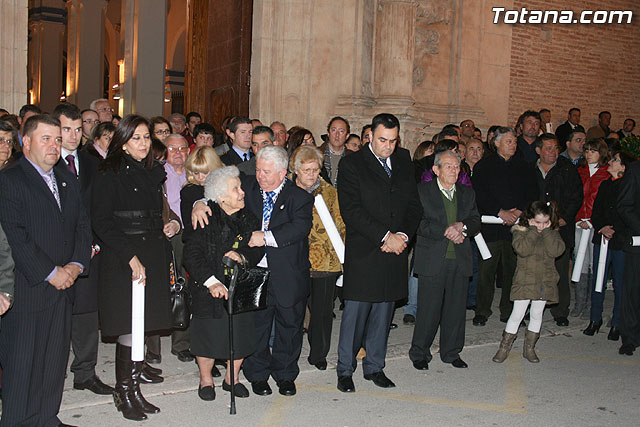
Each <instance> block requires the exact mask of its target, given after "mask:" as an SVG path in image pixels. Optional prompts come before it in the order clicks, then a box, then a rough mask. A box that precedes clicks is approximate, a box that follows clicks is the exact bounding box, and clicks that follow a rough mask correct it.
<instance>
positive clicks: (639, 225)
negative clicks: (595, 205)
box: [617, 161, 640, 253]
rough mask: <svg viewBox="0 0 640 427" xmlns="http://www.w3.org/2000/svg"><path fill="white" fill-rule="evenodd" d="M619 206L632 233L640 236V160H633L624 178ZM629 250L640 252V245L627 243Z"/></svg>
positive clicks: (621, 214) (621, 217)
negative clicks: (634, 245)
mask: <svg viewBox="0 0 640 427" xmlns="http://www.w3.org/2000/svg"><path fill="white" fill-rule="evenodd" d="M617 208H618V215H619V216H620V219H622V221H623V222H624V224H625V225H626V226H627V228H628V229H629V230H630V231H631V232H630V234H631V235H632V236H640V161H639V162H633V163H632V164H631V166H629V167H628V169H627V171H626V172H625V174H624V177H623V178H622V182H621V186H620V194H619V195H618V204H617ZM627 251H629V252H633V253H640V247H638V246H636V247H632V246H630V245H627Z"/></svg>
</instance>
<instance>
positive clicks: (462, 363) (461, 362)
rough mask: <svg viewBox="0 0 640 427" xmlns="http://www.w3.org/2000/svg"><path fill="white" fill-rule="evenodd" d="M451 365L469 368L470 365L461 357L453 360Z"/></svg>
mask: <svg viewBox="0 0 640 427" xmlns="http://www.w3.org/2000/svg"><path fill="white" fill-rule="evenodd" d="M451 366H453V367H454V368H468V367H469V365H467V363H466V362H465V361H464V360H462V359H460V358H459V357H458V358H457V359H456V360H454V361H453V362H451Z"/></svg>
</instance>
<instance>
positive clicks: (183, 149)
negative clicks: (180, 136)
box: [167, 146, 189, 153]
mask: <svg viewBox="0 0 640 427" xmlns="http://www.w3.org/2000/svg"><path fill="white" fill-rule="evenodd" d="M167 150H168V151H169V152H170V153H175V152H180V153H186V152H188V151H189V147H185V146H182V147H167Z"/></svg>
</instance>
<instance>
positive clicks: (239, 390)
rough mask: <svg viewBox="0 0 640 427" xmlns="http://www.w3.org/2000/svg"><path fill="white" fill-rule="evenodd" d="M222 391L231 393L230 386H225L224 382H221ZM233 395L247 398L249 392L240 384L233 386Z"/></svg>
mask: <svg viewBox="0 0 640 427" xmlns="http://www.w3.org/2000/svg"><path fill="white" fill-rule="evenodd" d="M222 389H223V390H224V391H228V392H230V391H231V386H230V385H229V384H227V382H226V381H224V380H223V381H222ZM233 394H234V395H235V396H236V397H249V390H247V388H246V387H245V386H244V385H242V384H241V383H238V384H235V385H234V386H233Z"/></svg>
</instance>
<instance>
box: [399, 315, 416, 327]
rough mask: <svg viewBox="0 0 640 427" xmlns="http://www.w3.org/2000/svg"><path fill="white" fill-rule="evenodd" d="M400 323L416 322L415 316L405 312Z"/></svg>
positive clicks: (409, 323) (410, 323) (412, 323)
mask: <svg viewBox="0 0 640 427" xmlns="http://www.w3.org/2000/svg"><path fill="white" fill-rule="evenodd" d="M402 323H404V324H405V325H414V324H415V323H416V317H415V316H414V315H413V314H405V315H404V316H403V317H402Z"/></svg>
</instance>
